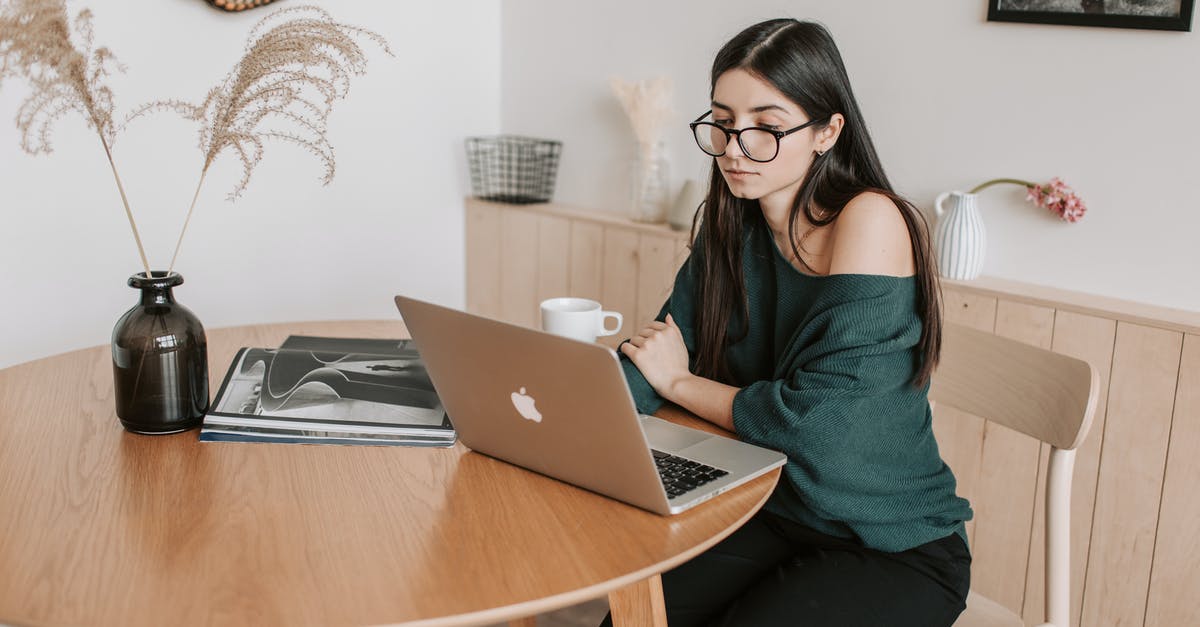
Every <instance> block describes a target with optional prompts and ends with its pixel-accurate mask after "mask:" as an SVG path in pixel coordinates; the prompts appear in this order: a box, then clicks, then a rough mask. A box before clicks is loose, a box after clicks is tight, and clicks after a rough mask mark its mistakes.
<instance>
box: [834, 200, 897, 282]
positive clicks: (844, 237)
mask: <svg viewBox="0 0 1200 627" xmlns="http://www.w3.org/2000/svg"><path fill="white" fill-rule="evenodd" d="M832 235H833V249H832V256H833V258H832V260H831V261H830V266H829V273H830V274H885V275H890V276H910V275H912V274H913V273H915V272H916V264H915V263H914V261H913V249H912V238H911V237H910V236H909V233H908V223H907V222H905V220H904V214H902V213H901V209H900V207H897V206H896V203H895V202H892V199H891V198H888V197H887V196H884V195H883V194H880V193H877V192H863V193H861V194H859V195H858V196H855V197H854V198H853V199H852V200H851V201H850V202H849V203H847V204H846V207H845V208H844V209H842V212H841V213H840V214H838V217H837V220H835V221H834V228H833V234H832Z"/></svg>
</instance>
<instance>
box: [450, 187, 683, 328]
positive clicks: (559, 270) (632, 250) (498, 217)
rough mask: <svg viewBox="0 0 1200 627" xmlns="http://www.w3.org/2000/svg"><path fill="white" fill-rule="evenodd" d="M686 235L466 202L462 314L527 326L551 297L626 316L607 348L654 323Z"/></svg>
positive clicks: (547, 209)
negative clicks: (589, 302)
mask: <svg viewBox="0 0 1200 627" xmlns="http://www.w3.org/2000/svg"><path fill="white" fill-rule="evenodd" d="M687 244H688V233H687V232H681V231H672V230H671V229H670V228H668V227H666V226H664V225H651V224H641V223H637V222H632V221H628V220H623V219H620V218H617V217H607V216H604V215H603V214H589V213H587V212H582V211H578V210H573V209H571V208H568V207H563V206H560V205H553V204H551V205H505V204H499V203H493V202H486V201H481V200H476V199H468V200H467V202H466V254H467V260H466V268H467V277H466V279H467V281H466V284H467V310H468V311H471V312H474V313H480V314H483V315H486V316H490V317H494V318H498V319H500V320H504V321H506V322H511V323H514V324H520V325H523V326H528V327H537V326H538V325H539V324H540V312H539V310H538V304H539V303H541V302H542V301H543V300H545V299H547V298H552V297H555V296H579V297H583V298H591V299H593V300H597V301H599V302H600V303H601V304H602V305H603V306H604V308H605V309H608V310H612V311H619V312H620V313H621V315H622V316H623V317H624V318H625V322H624V325H623V326H622V328H621V332H620V333H618V334H616V335H614V336H611V337H608V338H604V342H605V343H606V344H608V345H610V346H616V345H617V344H618V343H619V342H620V341H621V340H622V339H624V338H626V337H628V336H629V335H631V334H632V333H633V332H634V331H636V330H637V329H640V328H641V327H643V326H645V324H646V323H647V322H649V321H650V320H653V319H654V316H655V315H656V314H658V311H659V309H660V308H661V307H662V305H663V303H664V302H666V299H667V296H668V294H670V290H671V285H672V284H673V283H674V280H675V273H676V271H677V270H678V269H679V266H680V265H682V264H683V261H684V259H686V258H687V255H688V249H687Z"/></svg>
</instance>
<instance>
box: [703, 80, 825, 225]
mask: <svg viewBox="0 0 1200 627" xmlns="http://www.w3.org/2000/svg"><path fill="white" fill-rule="evenodd" d="M836 117H837V118H838V120H837V122H838V123H840V121H841V120H840V118H841V116H840V115H839V116H836ZM712 119H713V122H715V123H716V124H719V125H721V126H723V127H725V128H730V129H743V128H747V127H750V126H761V127H765V128H769V129H772V130H778V131H787V130H790V129H792V128H795V127H797V126H800V125H801V124H804V123H805V122H808V121H809V117H808V114H807V113H805V112H804V111H803V110H802V109H801V108H800V106H799V105H797V104H796V103H794V102H792V101H791V100H789V99H788V98H787V96H784V95H783V94H782V93H781V92H779V90H777V89H775V87H773V86H772V85H771V84H770V83H768V82H766V81H764V80H763V79H761V78H759V77H757V76H754V75H753V74H751V73H749V72H747V71H745V70H742V69H733V70H729V71H727V72H725V73H724V74H722V75H721V76H720V78H718V79H717V84H716V86H715V87H714V89H713V102H712ZM835 125H837V124H836V123H835V124H830V125H829V126H827V127H825V128H823V129H818V128H817V127H816V126H813V127H809V128H806V129H802V130H800V131H797V132H795V133H792V134H791V135H788V136H787V137H784V138H783V139H781V140H779V153H778V154H777V155H776V156H775V158H774V159H773V160H771V161H768V162H766V163H759V162H757V161H751V160H750V159H748V158H747V157H746V155H745V154H743V152H742V148H741V146H740V145H738V143H737V141H736V140H735V139H733V138H732V137H731V138H730V141H729V145H728V146H727V147H726V149H725V154H724V155H723V156H720V157H716V160H717V165H718V166H719V167H720V168H721V175H722V176H724V177H725V182H726V183H728V184H729V190H730V191H731V192H732V193H733V195H734V196H736V197H738V198H745V199H750V200H760V201H761V200H763V199H767V198H770V197H773V196H779V200H781V201H784V204H787V205H790V204H791V202H792V200H793V199H794V198H795V195H796V193H797V192H798V191H799V189H800V184H801V183H802V182H803V181H804V176H805V174H806V173H807V172H808V168H809V166H811V165H812V162H813V158H814V157H815V153H816V151H818V150H821V151H824V150H826V149H827V148H828V147H829V146H831V145H832V144H833V141H832V140H834V139H836V135H837V133H836V131H837V130H838V129H837V128H831V127H834V126H835ZM784 195H786V199H785V198H784V197H783V196H784Z"/></svg>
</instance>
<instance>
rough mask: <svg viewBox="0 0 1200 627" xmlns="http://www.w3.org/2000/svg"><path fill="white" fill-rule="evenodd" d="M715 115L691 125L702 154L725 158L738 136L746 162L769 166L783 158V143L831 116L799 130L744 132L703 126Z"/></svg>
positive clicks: (753, 129) (711, 124) (751, 128)
mask: <svg viewBox="0 0 1200 627" xmlns="http://www.w3.org/2000/svg"><path fill="white" fill-rule="evenodd" d="M711 113H712V111H711V110H710V111H705V112H704V115H702V116H700V117H698V118H696V121H694V122H692V123H691V124H688V126H690V127H691V129H692V135H694V136H695V137H696V144H697V145H698V146H700V150H703V151H704V152H705V153H707V154H709V155H711V156H713V157H720V156H724V154H725V149H726V148H728V147H729V136H730V135H736V136H737V143H738V146H739V147H741V149H742V154H744V155H746V158H747V159H749V160H751V161H755V162H758V163H766V162H768V161H770V160H772V159H774V158H775V157H776V156H777V155H779V141H780V140H781V139H783V138H784V137H787V136H788V135H791V134H792V133H795V132H796V131H800V130H803V129H806V128H808V127H810V126H812V125H814V124H818V123H821V122H824V121H826V120H828V119H829V116H826V117H824V118H818V119H815V120H809V121H807V122H805V123H804V124H801V125H800V126H797V127H796V128H790V129H788V130H786V131H776V130H773V129H769V128H763V127H761V126H749V127H746V128H743V129H737V128H725V127H724V126H721V125H720V124H716V123H715V122H701V120H703V119H704V118H706V117H708V115H709V114H711Z"/></svg>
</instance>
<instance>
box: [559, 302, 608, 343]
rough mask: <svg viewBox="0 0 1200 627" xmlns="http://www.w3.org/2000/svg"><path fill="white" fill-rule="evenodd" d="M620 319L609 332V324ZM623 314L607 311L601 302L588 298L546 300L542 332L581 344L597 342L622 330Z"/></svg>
mask: <svg viewBox="0 0 1200 627" xmlns="http://www.w3.org/2000/svg"><path fill="white" fill-rule="evenodd" d="M609 318H615V319H616V320H617V326H615V327H613V328H611V329H609V328H607V327H606V326H605V322H606V321H607V320H608V319H609ZM623 321H624V320H623V318H622V317H621V314H620V313H618V312H616V311H604V310H603V309H601V307H600V303H598V302H596V301H594V300H589V299H586V298H570V297H567V298H550V299H547V300H544V301H542V330H543V331H546V332H547V333H553V334H555V335H561V336H563V337H569V338H571V339H575V340H579V341H581V342H595V341H596V338H597V337H602V336H605V335H613V334H615V333H617V332H618V331H620V330H621V323H622V322H623Z"/></svg>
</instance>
